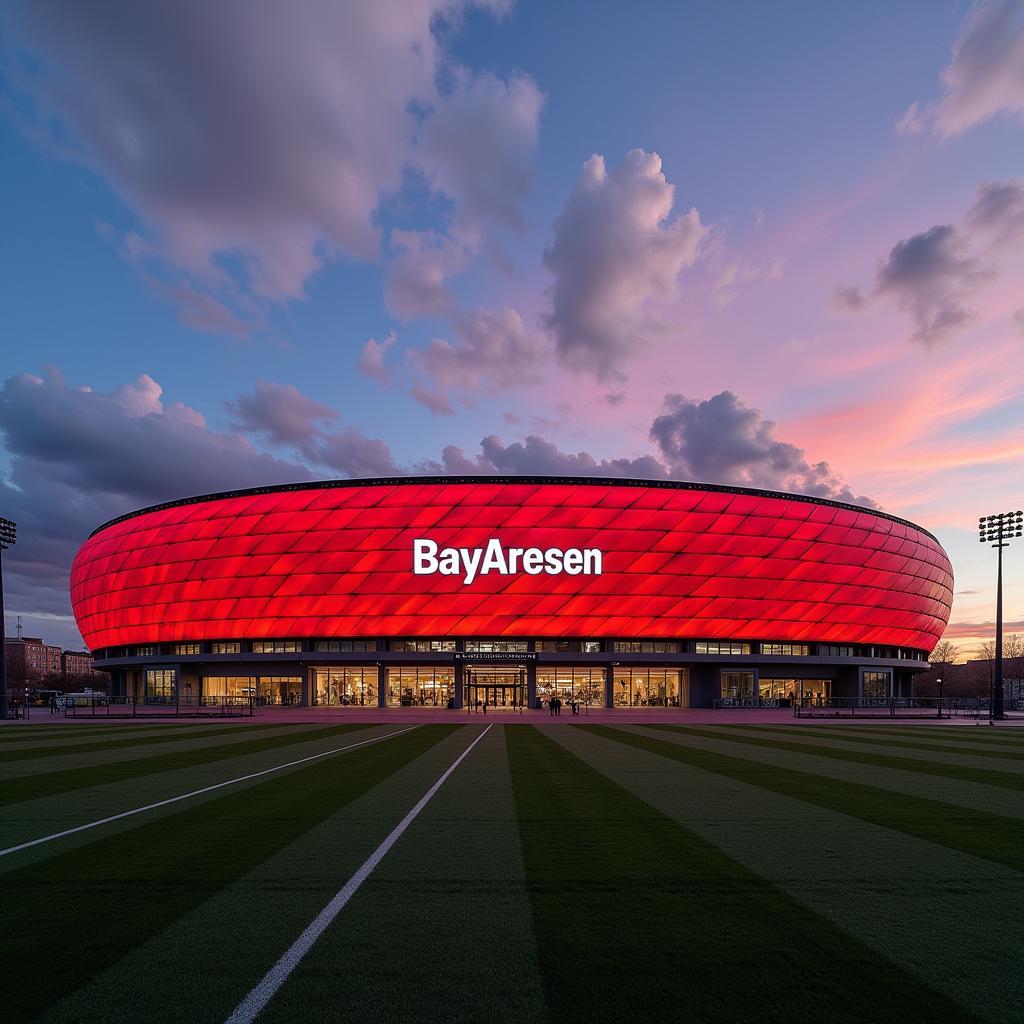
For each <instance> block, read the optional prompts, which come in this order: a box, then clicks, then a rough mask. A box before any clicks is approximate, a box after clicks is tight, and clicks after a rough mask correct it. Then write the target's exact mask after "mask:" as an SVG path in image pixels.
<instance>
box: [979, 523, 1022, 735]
mask: <svg viewBox="0 0 1024 1024" xmlns="http://www.w3.org/2000/svg"><path fill="white" fill-rule="evenodd" d="M1020 536H1024V512H1021V511H1017V512H1000V513H999V515H996V516H982V517H981V518H980V519H979V520H978V540H979V541H980V542H981V543H982V544H989V545H991V546H992V547H994V548H995V549H996V552H997V564H998V568H997V570H996V657H995V681H994V683H993V685H992V703H991V705H990V708H991V711H990V713H991V715H992V717H993V718H1005V717H1006V714H1005V711H1004V709H1003V548H1006V547H1009V546H1010V538H1011V537H1020ZM993 541H994V542H995V543H992V542H993Z"/></svg>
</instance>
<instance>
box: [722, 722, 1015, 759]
mask: <svg viewBox="0 0 1024 1024" xmlns="http://www.w3.org/2000/svg"><path fill="white" fill-rule="evenodd" d="M715 728H716V729H721V730H722V735H723V736H724V735H726V734H727V733H731V732H735V733H738V734H741V735H747V734H757V735H758V736H768V737H772V736H777V737H779V738H783V737H786V736H802V737H803V738H804V739H805V740H806V739H812V740H828V741H832V740H834V741H836V742H837V743H853V744H860V745H861V746H865V745H869V746H885V747H890V748H891V747H901V748H902V749H904V750H907V751H912V752H916V751H921V752H922V753H934V754H960V755H962V756H965V757H981V758H985V757H994V758H1001V759H1002V760H1004V761H1024V750H974V749H971V748H969V747H964V746H963V745H951V744H947V743H928V742H927V741H925V742H917V741H916V739H915V740H913V741H912V740H910V739H908V738H906V737H903V736H899V737H896V736H890V737H885V736H878V735H876V734H872V735H870V736H863V735H861V734H860V733H854V734H850V732H849V730H847V729H832V730H831V731H830V732H825V731H818V730H814V731H813V732H811V731H808V729H807V728H806V726H800V725H794V726H792V727H783V726H776V725H770V726H766V725H719V726H715Z"/></svg>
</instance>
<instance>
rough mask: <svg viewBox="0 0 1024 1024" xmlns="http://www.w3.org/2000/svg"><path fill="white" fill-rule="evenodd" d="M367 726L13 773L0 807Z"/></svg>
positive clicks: (2, 792)
mask: <svg viewBox="0 0 1024 1024" xmlns="http://www.w3.org/2000/svg"><path fill="white" fill-rule="evenodd" d="M368 728H370V725H368V724H367V723H364V722H359V723H354V724H353V723H349V724H345V725H331V726H328V727H326V728H305V729H301V730H300V731H299V732H291V733H287V734H286V735H283V736H282V735H275V736H265V737H263V738H261V739H256V740H243V741H242V742H239V743H224V744H221V745H219V746H215V747H197V748H195V749H192V750H181V751H177V752H175V753H169V754H158V755H156V756H155V757H138V758H131V759H128V760H124V761H110V762H107V763H105V764H97V765H92V766H90V767H84V768H65V769H60V770H58V771H51V772H42V773H40V774H37V775H28V776H17V777H15V778H12V779H7V780H6V781H5V782H4V785H3V787H2V788H0V807H2V806H8V805H10V804H16V803H20V802H22V801H25V800H39V799H41V798H43V797H48V796H57V795H59V794H62V793H72V792H74V791H75V790H77V789H86V788H87V787H90V786H104V785H107V784H109V783H112V782H124V781H126V780H128V779H135V778H138V777H139V776H141V775H153V774H157V773H159V772H172V771H176V770H178V769H181V768H191V767H193V766H194V765H198V764H211V763H213V762H214V761H225V760H227V759H228V758H232V757H241V756H243V755H244V754H254V753H258V752H260V751H264V750H276V749H279V748H282V747H291V746H295V744H297V743H308V742H311V741H312V740H318V739H323V738H324V737H327V736H343V735H345V733H349V732H355V731H357V730H360V729H368ZM196 738H197V739H199V738H200V737H196Z"/></svg>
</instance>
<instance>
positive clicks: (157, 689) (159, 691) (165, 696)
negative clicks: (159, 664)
mask: <svg viewBox="0 0 1024 1024" xmlns="http://www.w3.org/2000/svg"><path fill="white" fill-rule="evenodd" d="M173 701H174V669H171V668H151V669H147V670H146V703H147V704H170V703H172V702H173Z"/></svg>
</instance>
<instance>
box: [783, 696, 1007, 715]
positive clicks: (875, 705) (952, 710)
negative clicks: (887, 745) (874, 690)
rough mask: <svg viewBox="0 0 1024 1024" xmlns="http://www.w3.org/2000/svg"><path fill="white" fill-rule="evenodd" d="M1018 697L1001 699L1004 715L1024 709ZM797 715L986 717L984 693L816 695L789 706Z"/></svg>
mask: <svg viewBox="0 0 1024 1024" xmlns="http://www.w3.org/2000/svg"><path fill="white" fill-rule="evenodd" d="M1022 703H1024V702H1021V701H1018V700H1008V701H1005V702H1004V707H1005V712H1006V715H1007V717H1008V718H1017V717H1019V716H1020V715H1021V713H1022V712H1024V707H1022ZM793 713H794V715H795V716H796V717H797V718H977V719H981V718H989V717H991V702H990V700H989V698H988V697H942V698H939V697H817V698H810V697H808V698H805V699H803V700H801V701H800V702H799V703H797V704H796V705H795V706H794V708H793Z"/></svg>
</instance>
